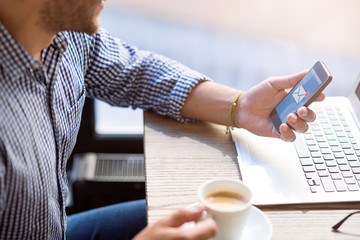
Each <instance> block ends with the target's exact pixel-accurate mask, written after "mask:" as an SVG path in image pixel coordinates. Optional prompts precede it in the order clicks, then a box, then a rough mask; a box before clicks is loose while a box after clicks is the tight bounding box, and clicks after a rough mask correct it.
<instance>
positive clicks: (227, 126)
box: [225, 92, 244, 134]
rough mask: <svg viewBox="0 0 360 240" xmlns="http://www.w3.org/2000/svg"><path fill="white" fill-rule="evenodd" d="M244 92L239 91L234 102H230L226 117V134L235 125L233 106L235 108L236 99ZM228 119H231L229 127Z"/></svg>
mask: <svg viewBox="0 0 360 240" xmlns="http://www.w3.org/2000/svg"><path fill="white" fill-rule="evenodd" d="M243 93H244V92H240V93H239V94H238V95H237V96H236V98H235V100H234V102H233V103H232V105H231V108H230V112H229V114H228V116H227V118H226V129H225V133H226V134H228V133H229V132H230V129H231V130H232V129H234V127H235V108H236V102H237V100H238V99H239V97H240V96H241V95H242V94H243ZM229 119H230V120H231V126H230V127H229Z"/></svg>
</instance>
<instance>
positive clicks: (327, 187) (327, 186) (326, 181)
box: [320, 177, 335, 192]
mask: <svg viewBox="0 0 360 240" xmlns="http://www.w3.org/2000/svg"><path fill="white" fill-rule="evenodd" d="M320 180H321V183H322V185H323V187H324V191H325V192H335V187H334V184H333V180H332V179H331V178H330V177H322V178H320Z"/></svg>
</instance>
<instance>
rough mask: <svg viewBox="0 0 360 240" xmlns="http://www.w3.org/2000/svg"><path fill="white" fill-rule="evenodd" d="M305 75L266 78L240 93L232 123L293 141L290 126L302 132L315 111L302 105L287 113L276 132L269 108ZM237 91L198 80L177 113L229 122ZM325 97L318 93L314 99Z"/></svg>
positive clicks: (293, 135) (292, 132)
mask: <svg viewBox="0 0 360 240" xmlns="http://www.w3.org/2000/svg"><path fill="white" fill-rule="evenodd" d="M305 74H306V71H304V72H301V73H298V74H294V75H290V76H284V77H273V78H269V79H267V80H265V81H263V82H261V83H259V84H258V85H256V86H254V87H253V88H251V89H249V90H248V91H246V92H245V93H244V94H242V95H241V96H240V98H239V99H238V101H237V105H236V109H235V117H234V118H235V125H236V126H237V127H240V128H245V129H247V130H249V131H250V132H253V133H254V134H257V135H261V136H267V137H276V138H281V139H283V140H284V141H293V140H295V134H294V131H293V130H292V129H291V128H293V129H294V130H295V131H297V132H306V131H307V129H308V125H307V122H311V121H314V120H315V113H314V112H313V111H312V110H310V109H309V108H306V107H302V108H300V109H299V111H298V115H295V114H289V115H288V122H289V125H290V126H291V127H289V126H288V125H287V124H282V125H281V126H280V133H281V134H278V133H277V132H276V130H275V128H274V126H273V123H272V121H271V119H270V114H271V112H272V110H273V109H274V108H275V107H276V106H277V105H278V104H279V103H280V101H281V100H282V99H283V98H284V97H285V96H286V94H287V92H288V91H287V89H289V88H292V87H294V86H295V85H296V83H298V82H299V81H300V80H301V79H302V78H303V77H304V76H305ZM239 92H240V91H239V90H236V89H233V88H229V87H226V86H223V85H220V84H216V83H214V82H202V83H200V84H198V85H197V86H196V87H195V88H194V89H193V90H192V91H191V93H190V95H189V97H188V98H187V100H186V102H185V105H184V106H183V108H182V110H181V113H182V114H183V116H184V117H189V118H196V119H199V120H205V121H211V122H215V123H219V124H223V125H226V124H227V123H228V124H231V121H230V119H227V118H228V116H229V111H230V108H231V105H232V103H233V102H234V100H235V98H236V96H237V95H238V94H239ZM324 98H325V95H324V94H323V93H322V94H320V96H319V97H318V98H317V100H318V101H321V100H323V99H324Z"/></svg>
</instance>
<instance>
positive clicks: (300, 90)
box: [292, 86, 309, 103]
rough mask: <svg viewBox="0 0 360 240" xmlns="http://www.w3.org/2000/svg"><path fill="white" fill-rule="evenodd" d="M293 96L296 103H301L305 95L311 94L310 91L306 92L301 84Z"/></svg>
mask: <svg viewBox="0 0 360 240" xmlns="http://www.w3.org/2000/svg"><path fill="white" fill-rule="evenodd" d="M292 95H293V97H294V100H295V102H296V103H299V102H300V101H301V100H303V98H304V97H307V96H309V92H305V90H304V88H303V86H299V87H298V88H297V89H296V90H295V91H294V92H293V94H292Z"/></svg>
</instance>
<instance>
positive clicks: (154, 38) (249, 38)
mask: <svg viewBox="0 0 360 240" xmlns="http://www.w3.org/2000/svg"><path fill="white" fill-rule="evenodd" d="M102 25H103V27H104V28H106V29H107V30H108V31H110V32H111V33H112V34H113V35H115V36H117V37H119V38H121V39H123V40H125V41H127V42H128V43H130V44H132V45H135V46H137V47H138V48H140V49H146V50H152V51H154V52H157V53H160V54H163V55H165V56H168V57H170V58H172V59H176V60H178V61H180V62H181V63H184V64H185V65H187V66H189V67H191V68H193V69H194V70H197V71H199V72H201V73H204V74H206V75H207V76H209V77H210V78H212V79H214V81H216V82H219V83H223V84H226V85H229V86H232V87H236V88H239V89H242V90H246V89H248V88H250V87H251V86H253V85H254V84H256V83H258V82H260V81H262V80H264V79H266V78H268V77H270V76H278V75H286V74H291V73H296V72H299V71H301V70H303V69H309V68H311V66H312V65H313V64H314V63H315V62H316V61H317V60H322V61H324V62H325V64H326V65H327V66H328V68H329V69H330V72H331V73H332V74H333V76H334V80H333V82H332V83H331V84H330V86H329V87H328V88H327V89H326V91H325V93H326V94H327V95H328V96H334V95H343V96H345V95H347V94H348V92H349V91H350V89H351V86H352V84H353V82H354V81H355V79H356V77H357V75H358V74H359V73H360V26H359V25H360V1H357V0H343V1H337V0H317V1H312V0H292V1H288V0H151V1H146V0H108V1H106V2H105V9H104V11H103V13H102ZM96 105H98V109H99V111H100V112H101V114H99V115H100V116H106V115H110V114H109V113H108V111H113V110H111V108H108V107H107V106H104V105H103V104H101V103H96ZM125 111H128V110H125ZM115 112H117V113H118V114H119V115H118V116H123V113H122V111H121V110H118V111H115ZM131 112H132V111H131ZM114 114H116V113H114ZM131 114H132V115H133V117H131V118H133V119H134V121H135V123H136V124H137V125H139V124H140V125H141V123H142V122H141V118H142V113H141V111H138V112H136V111H135V113H131ZM136 119H138V121H136ZM116 121H118V119H117V120H116ZM123 121H125V122H124V123H125V125H124V124H116V123H113V122H112V121H111V119H108V118H102V117H99V118H98V122H101V124H98V128H99V129H98V131H102V132H104V133H106V132H109V131H110V132H111V131H115V130H116V131H119V132H122V131H125V132H126V131H130V132H137V133H139V132H140V133H141V132H142V128H141V126H140V127H136V126H135V127H134V126H133V125H131V124H129V123H128V122H127V120H126V119H124V120H123ZM134 121H132V120H131V121H130V123H134ZM124 126H125V127H124ZM126 129H128V130H126Z"/></svg>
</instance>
